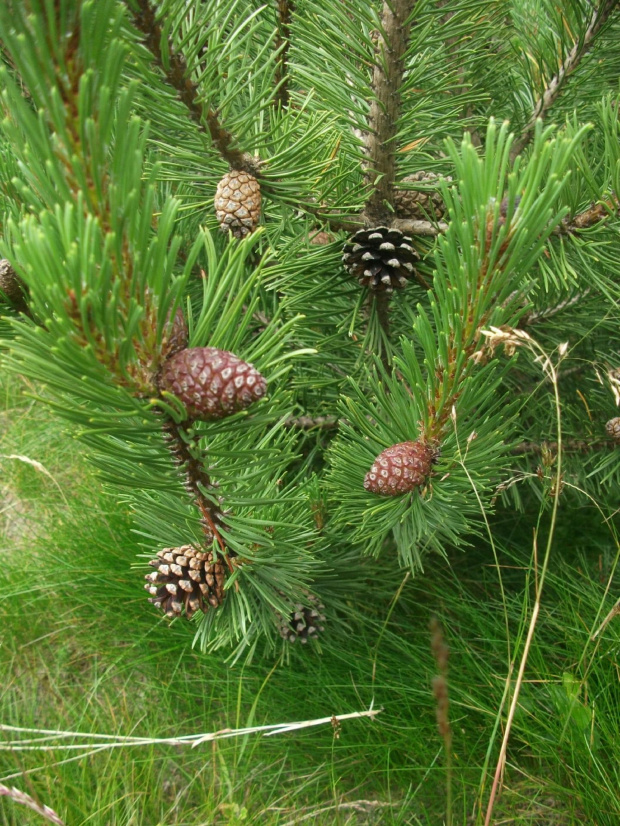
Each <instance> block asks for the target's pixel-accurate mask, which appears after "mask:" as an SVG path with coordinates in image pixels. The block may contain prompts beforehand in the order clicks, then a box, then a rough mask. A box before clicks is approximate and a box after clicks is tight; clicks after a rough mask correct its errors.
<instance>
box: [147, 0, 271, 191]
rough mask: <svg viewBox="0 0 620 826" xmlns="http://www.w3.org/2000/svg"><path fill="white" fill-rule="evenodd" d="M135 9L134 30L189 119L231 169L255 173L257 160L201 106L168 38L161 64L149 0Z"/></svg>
mask: <svg viewBox="0 0 620 826" xmlns="http://www.w3.org/2000/svg"><path fill="white" fill-rule="evenodd" d="M136 4H137V6H138V9H139V10H138V11H137V12H134V17H133V22H134V25H135V26H136V28H137V29H139V30H140V31H141V32H142V33H143V34H144V40H145V43H146V46H147V48H148V50H149V51H150V52H151V54H152V55H153V59H154V60H155V62H156V63H157V65H158V66H159V68H160V69H161V71H162V72H163V74H164V77H165V79H166V81H167V82H168V83H169V84H170V85H171V86H172V87H173V88H174V89H176V91H177V94H178V96H179V98H180V99H181V100H182V101H183V103H184V104H185V106H186V107H187V111H188V113H189V116H190V117H191V119H192V120H193V121H194V122H195V123H196V124H197V126H198V127H199V129H201V130H202V131H203V132H206V133H208V134H209V135H210V137H211V141H212V142H213V145H214V146H215V148H216V149H217V150H218V152H219V153H220V155H221V156H222V157H223V158H224V160H225V161H228V163H229V164H230V167H231V169H239V170H242V171H244V172H249V173H250V174H251V175H256V174H257V173H258V168H259V161H258V160H257V159H256V158H255V157H253V156H252V155H250V154H249V153H248V152H242V151H241V150H240V149H237V148H236V147H235V144H236V140H235V137H234V135H233V134H232V133H231V132H229V131H228V130H227V129H226V128H225V127H224V126H223V124H222V123H221V121H220V119H219V116H218V113H217V111H215V110H214V109H211V108H210V107H207V106H205V105H204V104H203V103H201V102H200V100H199V95H198V89H197V87H196V85H195V84H194V83H193V82H192V80H191V78H190V77H189V70H188V67H187V63H186V62H185V58H184V57H183V55H182V54H180V53H178V52H175V51H174V50H173V48H172V44H171V43H170V41H168V51H169V53H170V65H169V67H168V68H166V66H165V65H164V62H163V60H162V54H161V40H162V29H161V26H160V25H159V23H157V20H156V16H155V12H154V10H153V9H152V8H151V5H150V2H149V0H136Z"/></svg>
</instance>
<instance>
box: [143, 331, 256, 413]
mask: <svg viewBox="0 0 620 826" xmlns="http://www.w3.org/2000/svg"><path fill="white" fill-rule="evenodd" d="M159 387H160V389H161V390H167V391H169V392H170V393H174V395H175V396H177V398H179V399H180V400H181V401H182V402H183V404H184V405H185V407H186V409H187V412H188V415H189V416H190V417H191V418H193V419H202V420H203V421H214V420H216V419H223V418H224V417H225V416H230V415H231V414H232V413H236V412H237V411H238V410H245V408H246V407H249V406H250V405H251V404H252V402H255V401H258V399H260V398H262V397H263V396H264V395H265V392H266V390H267V382H266V381H265V379H264V378H263V377H262V376H261V374H260V373H259V372H258V370H256V369H255V368H254V367H253V366H252V365H251V364H248V363H247V362H245V361H242V360H241V359H240V358H237V356H235V355H233V353H229V352H228V351H227V350H218V349H217V347H191V348H189V349H187V350H181V352H180V353H177V354H176V355H175V356H172V358H170V359H168V361H167V362H166V363H165V364H164V367H163V369H162V372H161V376H160V379H159Z"/></svg>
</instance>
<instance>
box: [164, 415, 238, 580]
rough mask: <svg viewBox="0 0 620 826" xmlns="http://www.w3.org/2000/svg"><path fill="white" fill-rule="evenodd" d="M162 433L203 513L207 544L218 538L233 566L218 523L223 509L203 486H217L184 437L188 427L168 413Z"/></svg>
mask: <svg viewBox="0 0 620 826" xmlns="http://www.w3.org/2000/svg"><path fill="white" fill-rule="evenodd" d="M162 433H163V436H164V441H165V443H166V446H167V447H168V449H169V450H170V453H171V454H172V457H173V460H174V463H175V464H176V465H177V466H178V467H179V469H180V470H181V471H182V473H183V475H184V477H185V488H186V490H187V492H188V493H189V494H190V495H191V496H192V497H193V498H194V502H195V504H196V506H197V507H198V510H199V511H200V513H201V515H202V519H201V522H202V529H203V531H204V533H205V537H206V541H207V544H208V545H210V544H211V542H212V541H213V539H216V540H217V543H218V545H219V546H220V550H221V552H222V556H223V557H224V559H225V560H226V562H227V564H228V566H229V568H231V567H232V566H231V563H230V561H229V557H230V556H231V552H230V550H229V549H227V548H226V544H225V543H224V540H223V539H222V537H221V534H220V532H219V531H218V529H217V524H218V523H220V522H221V521H222V517H223V514H222V511H221V509H220V508H219V507H216V506H214V505H213V503H212V502H211V500H210V499H208V498H207V497H206V496H205V495H204V493H203V491H202V489H203V488H204V489H206V490H209V489H212V488H214V487H215V485H214V484H213V482H212V481H211V477H210V476H209V474H208V473H207V471H206V469H205V467H204V464H203V463H202V461H200V460H199V459H197V458H196V457H195V456H194V455H193V453H192V451H191V449H190V447H189V445H188V443H187V441H186V439H185V438H184V431H183V430H182V428H181V427H180V425H178V424H177V423H176V422H175V421H174V419H171V418H170V417H168V416H166V419H165V422H164V424H163V426H162Z"/></svg>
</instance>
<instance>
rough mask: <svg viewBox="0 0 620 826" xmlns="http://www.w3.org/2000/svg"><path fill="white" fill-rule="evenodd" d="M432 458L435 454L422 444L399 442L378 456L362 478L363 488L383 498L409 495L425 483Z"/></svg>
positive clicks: (418, 442) (431, 449)
mask: <svg viewBox="0 0 620 826" xmlns="http://www.w3.org/2000/svg"><path fill="white" fill-rule="evenodd" d="M435 457H436V451H435V450H433V448H431V447H430V446H429V445H427V444H426V443H425V442H422V441H420V440H418V441H416V442H399V443H398V444H396V445H392V446H391V447H388V448H386V449H385V450H384V451H382V452H381V453H380V454H379V455H378V456H377V458H376V459H375V461H374V462H373V464H372V467H371V468H370V470H369V471H368V473H367V474H366V476H365V478H364V487H365V488H366V490H367V491H369V492H370V493H378V494H380V495H382V496H398V495H399V494H401V493H408V492H409V491H412V490H415V489H416V488H419V487H421V486H422V485H423V484H424V483H425V482H426V480H427V478H428V477H429V475H430V472H431V467H432V465H433V462H434V460H435Z"/></svg>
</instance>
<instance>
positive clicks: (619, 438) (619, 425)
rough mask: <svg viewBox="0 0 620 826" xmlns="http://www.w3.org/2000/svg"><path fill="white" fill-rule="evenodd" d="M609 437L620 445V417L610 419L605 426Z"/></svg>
mask: <svg viewBox="0 0 620 826" xmlns="http://www.w3.org/2000/svg"><path fill="white" fill-rule="evenodd" d="M605 430H606V431H607V435H608V436H609V437H610V438H611V439H613V440H614V442H616V444H618V445H620V416H616V417H615V418H613V419H610V420H609V421H608V422H607V424H606V425H605Z"/></svg>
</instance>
